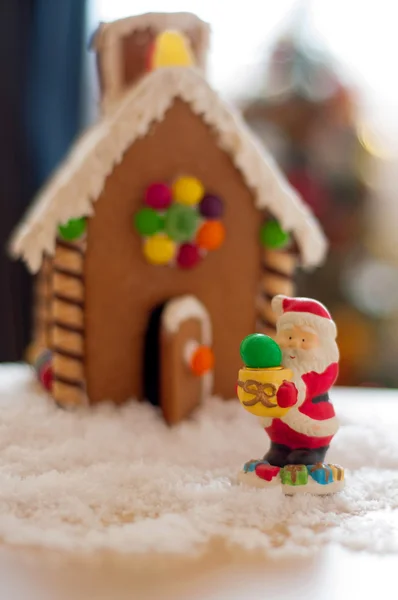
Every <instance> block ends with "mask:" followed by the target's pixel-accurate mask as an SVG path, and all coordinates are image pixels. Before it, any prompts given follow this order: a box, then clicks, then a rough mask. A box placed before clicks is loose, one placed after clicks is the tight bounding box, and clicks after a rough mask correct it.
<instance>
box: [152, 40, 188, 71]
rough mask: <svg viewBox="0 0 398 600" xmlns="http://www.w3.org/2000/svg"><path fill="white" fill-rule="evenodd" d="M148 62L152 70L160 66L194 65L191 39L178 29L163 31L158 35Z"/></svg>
mask: <svg viewBox="0 0 398 600" xmlns="http://www.w3.org/2000/svg"><path fill="white" fill-rule="evenodd" d="M148 62H149V64H148V67H149V70H150V71H152V70H154V69H159V68H160V67H173V66H176V67H189V66H190V65H193V64H194V58H193V54H192V51H191V48H190V43H189V40H188V39H187V38H186V37H185V36H184V35H183V34H182V33H180V32H178V31H163V32H162V33H160V34H159V35H158V36H157V37H156V40H155V42H154V45H153V47H152V51H151V54H150V57H149V61H148Z"/></svg>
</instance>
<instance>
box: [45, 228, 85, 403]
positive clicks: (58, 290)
mask: <svg viewBox="0 0 398 600" xmlns="http://www.w3.org/2000/svg"><path fill="white" fill-rule="evenodd" d="M84 251H85V241H76V242H66V241H64V240H60V239H58V240H57V244H56V249H55V256H54V262H53V275H52V287H53V305H52V339H51V347H52V368H53V386H52V395H53V397H54V400H55V401H56V402H57V403H58V404H60V405H61V406H64V407H73V406H77V405H79V404H83V403H86V394H85V376H84V292H85V289H84V277H83V269H84Z"/></svg>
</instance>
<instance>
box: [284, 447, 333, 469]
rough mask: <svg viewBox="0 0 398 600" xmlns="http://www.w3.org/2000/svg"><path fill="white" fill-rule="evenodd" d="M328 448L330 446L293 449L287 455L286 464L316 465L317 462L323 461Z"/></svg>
mask: <svg viewBox="0 0 398 600" xmlns="http://www.w3.org/2000/svg"><path fill="white" fill-rule="evenodd" d="M328 449H329V446H322V447H321V448H297V450H292V451H290V453H289V454H288V455H287V457H286V463H285V465H316V464H317V463H323V462H325V456H326V452H327V451H328Z"/></svg>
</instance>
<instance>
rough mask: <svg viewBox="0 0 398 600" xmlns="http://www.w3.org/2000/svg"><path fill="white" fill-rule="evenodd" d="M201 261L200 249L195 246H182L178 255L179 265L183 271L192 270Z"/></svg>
mask: <svg viewBox="0 0 398 600" xmlns="http://www.w3.org/2000/svg"><path fill="white" fill-rule="evenodd" d="M199 261H200V254H199V248H198V247H197V246H195V244H189V243H187V244H181V246H180V249H179V251H178V255H177V264H178V266H179V267H181V269H192V267H195V266H196V265H197V264H198V262H199Z"/></svg>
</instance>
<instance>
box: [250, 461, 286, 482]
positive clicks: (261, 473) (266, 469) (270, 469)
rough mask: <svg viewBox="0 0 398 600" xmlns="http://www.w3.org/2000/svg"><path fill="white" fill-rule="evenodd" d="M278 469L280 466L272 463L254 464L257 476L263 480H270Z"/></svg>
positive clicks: (276, 473)
mask: <svg viewBox="0 0 398 600" xmlns="http://www.w3.org/2000/svg"><path fill="white" fill-rule="evenodd" d="M280 470H281V469H280V467H274V466H273V465H266V464H264V463H260V464H259V465H256V475H257V477H260V479H265V481H272V479H273V478H274V477H276V476H277V475H278V473H279V471H280Z"/></svg>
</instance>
